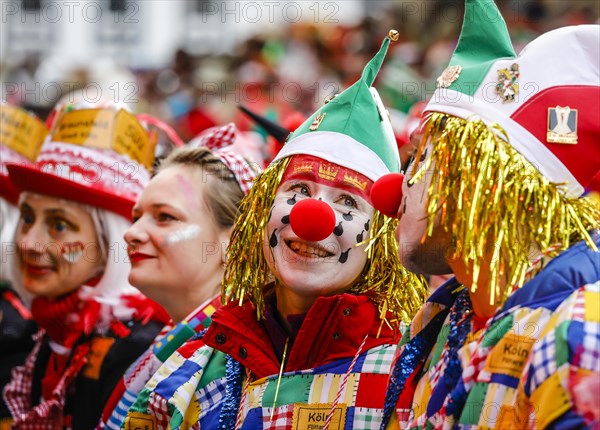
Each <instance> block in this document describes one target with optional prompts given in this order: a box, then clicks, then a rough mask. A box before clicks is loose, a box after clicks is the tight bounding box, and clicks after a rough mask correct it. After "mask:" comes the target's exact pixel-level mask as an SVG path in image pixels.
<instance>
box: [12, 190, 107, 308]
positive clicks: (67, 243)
mask: <svg viewBox="0 0 600 430" xmlns="http://www.w3.org/2000/svg"><path fill="white" fill-rule="evenodd" d="M20 211H21V218H20V221H19V225H18V228H17V236H16V242H17V247H18V250H19V256H20V266H21V273H22V276H23V286H24V287H25V289H26V290H27V291H29V292H30V293H31V294H33V295H36V296H44V297H59V296H62V295H64V294H67V293H69V292H71V291H73V290H75V289H77V288H78V287H79V286H81V285H82V284H84V283H85V282H87V281H89V280H91V279H92V278H94V277H97V276H98V275H100V274H101V273H102V271H103V269H104V266H105V260H104V258H103V257H102V252H101V247H100V243H99V242H98V239H97V237H96V228H95V227H94V222H93V220H92V217H91V215H90V214H89V213H88V212H87V211H86V210H85V209H84V208H83V207H81V206H80V205H78V204H77V203H74V202H70V201H66V200H60V199H57V198H54V197H48V196H44V195H40V194H34V193H25V194H24V197H23V199H22V202H21V205H20Z"/></svg>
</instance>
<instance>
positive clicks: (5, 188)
mask: <svg viewBox="0 0 600 430" xmlns="http://www.w3.org/2000/svg"><path fill="white" fill-rule="evenodd" d="M47 134H48V129H47V128H46V125H45V124H44V123H43V122H42V121H41V120H40V119H39V118H37V117H36V116H35V115H33V114H31V113H29V112H27V111H25V110H23V109H21V108H18V107H15V106H11V105H8V104H5V103H2V104H0V197H2V198H4V199H6V200H7V201H9V202H10V203H12V204H14V205H16V204H17V203H18V200H19V190H18V189H17V188H15V186H14V185H13V184H12V182H11V181H10V179H9V176H8V169H7V167H6V165H7V164H9V163H12V164H19V165H29V164H32V163H33V162H34V161H35V159H36V158H37V156H38V154H39V152H40V148H41V147H42V143H44V139H45V138H46V135H47Z"/></svg>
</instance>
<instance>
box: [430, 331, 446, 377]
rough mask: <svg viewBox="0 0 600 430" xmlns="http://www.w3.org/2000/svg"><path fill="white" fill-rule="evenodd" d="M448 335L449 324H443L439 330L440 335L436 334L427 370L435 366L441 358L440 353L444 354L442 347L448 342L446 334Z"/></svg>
mask: <svg viewBox="0 0 600 430" xmlns="http://www.w3.org/2000/svg"><path fill="white" fill-rule="evenodd" d="M449 333H450V324H444V325H443V326H442V329H441V330H440V334H438V338H437V341H436V342H435V348H434V350H433V354H432V355H431V362H430V363H429V367H428V369H427V370H429V369H430V368H432V367H433V366H435V365H436V364H437V363H438V361H440V358H441V356H442V352H444V347H445V346H446V342H447V341H448V334H449Z"/></svg>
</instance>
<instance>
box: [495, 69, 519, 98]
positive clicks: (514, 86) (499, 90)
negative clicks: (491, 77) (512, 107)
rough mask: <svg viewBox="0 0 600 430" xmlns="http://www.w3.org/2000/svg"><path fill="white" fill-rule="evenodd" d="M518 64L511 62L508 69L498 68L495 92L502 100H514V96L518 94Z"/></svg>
mask: <svg viewBox="0 0 600 430" xmlns="http://www.w3.org/2000/svg"><path fill="white" fill-rule="evenodd" d="M519 75H520V72H519V65H518V64H517V63H513V64H512V65H511V66H510V68H508V69H498V83H497V84H496V94H498V95H499V96H500V97H501V98H502V101H503V102H509V101H514V100H515V96H516V95H517V94H519V84H518V82H517V79H519Z"/></svg>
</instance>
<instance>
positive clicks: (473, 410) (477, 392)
mask: <svg viewBox="0 0 600 430" xmlns="http://www.w3.org/2000/svg"><path fill="white" fill-rule="evenodd" d="M487 389H488V384H485V383H483V382H475V384H474V385H473V388H472V389H471V392H470V393H469V395H468V397H467V401H466V403H465V407H464V408H463V410H462V413H461V414H460V419H459V421H458V422H459V424H461V425H477V423H478V422H479V417H480V416H481V412H482V410H483V403H484V401H485V395H486V393H487Z"/></svg>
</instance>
